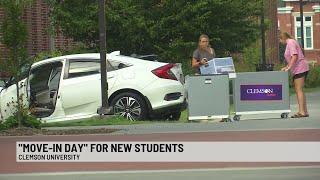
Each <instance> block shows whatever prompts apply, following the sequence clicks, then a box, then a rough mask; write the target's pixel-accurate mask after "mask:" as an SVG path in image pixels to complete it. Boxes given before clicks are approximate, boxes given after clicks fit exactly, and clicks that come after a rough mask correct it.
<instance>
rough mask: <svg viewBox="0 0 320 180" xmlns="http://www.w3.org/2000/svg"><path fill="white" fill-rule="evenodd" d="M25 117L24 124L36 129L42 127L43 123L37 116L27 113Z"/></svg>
mask: <svg viewBox="0 0 320 180" xmlns="http://www.w3.org/2000/svg"><path fill="white" fill-rule="evenodd" d="M24 118H25V120H24V121H23V123H24V124H23V126H25V127H30V128H36V129H40V128H41V125H42V123H41V121H40V120H38V119H37V118H36V117H34V116H30V115H27V116H25V117H24Z"/></svg>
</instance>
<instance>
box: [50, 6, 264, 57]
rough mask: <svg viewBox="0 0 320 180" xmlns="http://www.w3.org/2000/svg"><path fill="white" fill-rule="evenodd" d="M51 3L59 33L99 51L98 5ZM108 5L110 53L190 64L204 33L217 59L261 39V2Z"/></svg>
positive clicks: (108, 42) (108, 43)
mask: <svg viewBox="0 0 320 180" xmlns="http://www.w3.org/2000/svg"><path fill="white" fill-rule="evenodd" d="M55 2H56V3H55V4H54V5H55V8H54V11H53V12H52V15H53V16H54V17H55V22H56V25H57V26H59V27H61V29H62V31H63V33H64V34H65V35H66V36H68V37H71V38H73V39H74V40H75V41H81V42H84V43H85V44H86V45H87V46H88V47H89V48H93V49H97V45H98V39H99V38H98V32H99V31H98V3H97V1H87V0H65V1H61V2H60V1H55ZM106 3H107V6H106V7H107V9H106V17H107V18H106V19H107V49H108V51H109V52H110V51H113V50H120V51H121V52H123V53H124V54H131V53H157V54H159V55H160V56H161V57H163V59H165V60H166V61H171V62H181V61H184V62H189V61H190V56H191V53H192V51H193V50H194V49H195V48H196V46H197V41H198V37H199V35H200V34H202V33H205V34H208V35H209V37H210V38H211V44H212V46H213V47H214V48H215V49H216V50H217V53H218V55H220V56H222V55H223V53H224V52H225V51H231V52H238V51H241V50H242V49H243V48H244V47H246V46H248V45H250V44H251V43H252V42H254V41H255V40H256V39H257V37H258V34H259V23H258V15H259V13H260V10H261V4H260V3H261V0H258V1H257V0H241V1H238V0H202V1H197V0H178V1H177V0H117V1H106Z"/></svg>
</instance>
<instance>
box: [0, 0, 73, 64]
mask: <svg viewBox="0 0 320 180" xmlns="http://www.w3.org/2000/svg"><path fill="white" fill-rule="evenodd" d="M3 17H4V12H3V10H1V9H0V22H1V20H2V19H3ZM23 20H24V22H25V23H26V25H27V28H28V41H27V49H28V54H29V55H30V56H32V55H36V54H37V53H39V52H43V51H49V50H53V49H61V50H66V49H69V48H71V47H72V45H73V42H72V40H70V39H67V38H65V37H63V35H62V34H61V33H59V32H57V33H56V35H55V37H54V38H53V37H52V36H51V35H50V34H49V32H48V28H49V23H50V21H49V7H48V6H47V4H46V3H45V2H44V1H43V0H35V1H34V3H33V5H32V7H30V8H28V9H26V10H25V12H24V16H23ZM0 36H1V32H0ZM5 52H6V49H5V47H4V45H2V44H1V43H0V58H2V59H5V54H6V53H5Z"/></svg>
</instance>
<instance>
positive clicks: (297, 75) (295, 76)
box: [292, 71, 309, 81]
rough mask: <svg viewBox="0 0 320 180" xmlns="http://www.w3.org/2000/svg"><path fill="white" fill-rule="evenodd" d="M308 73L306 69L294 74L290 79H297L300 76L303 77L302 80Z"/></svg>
mask: <svg viewBox="0 0 320 180" xmlns="http://www.w3.org/2000/svg"><path fill="white" fill-rule="evenodd" d="M308 73H309V71H306V72H303V73H299V74H295V75H294V76H293V78H292V80H293V81H294V80H295V79H299V78H302V77H304V80H306V79H307V76H308Z"/></svg>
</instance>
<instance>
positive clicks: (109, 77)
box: [99, 76, 114, 80]
mask: <svg viewBox="0 0 320 180" xmlns="http://www.w3.org/2000/svg"><path fill="white" fill-rule="evenodd" d="M112 78H114V76H108V77H107V79H112ZM99 80H101V78H99Z"/></svg>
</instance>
